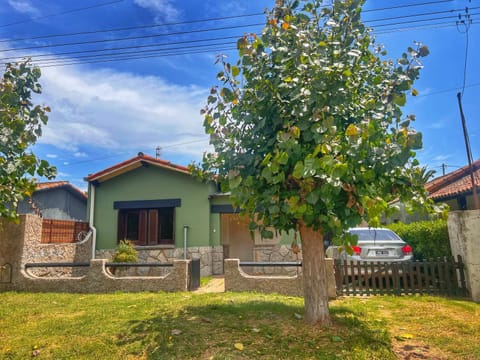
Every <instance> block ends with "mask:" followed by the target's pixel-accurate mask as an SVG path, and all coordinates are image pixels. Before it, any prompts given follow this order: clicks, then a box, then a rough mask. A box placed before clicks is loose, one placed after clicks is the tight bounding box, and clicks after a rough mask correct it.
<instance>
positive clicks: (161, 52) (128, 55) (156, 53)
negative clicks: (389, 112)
mask: <svg viewBox="0 0 480 360" xmlns="http://www.w3.org/2000/svg"><path fill="white" fill-rule="evenodd" d="M450 1H451V0H446V1H445V0H444V1H434V2H427V3H421V4H415V5H418V6H420V5H427V4H432V3H442V2H450ZM390 8H396V6H394V7H388V8H381V9H371V11H373V10H386V9H390ZM477 8H479V7H476V8H475V9H477ZM452 11H458V10H446V11H439V12H430V13H422V14H416V15H411V16H409V17H412V16H426V15H429V14H439V13H447V12H452ZM250 15H252V16H254V15H255V14H250ZM471 15H478V13H476V14H471ZM405 17H406V16H398V17H389V18H382V19H374V20H370V22H374V21H385V20H392V19H397V18H405ZM453 17H456V16H448V17H433V18H429V19H416V20H411V21H404V22H395V23H389V24H379V25H376V26H375V28H377V27H384V26H395V25H399V24H412V23H418V22H425V21H432V20H436V19H443V18H449V19H450V18H453ZM227 18H236V17H227ZM216 19H223V18H216ZM207 20H208V19H207ZM193 21H194V22H195V21H198V22H202V21H204V20H193ZM258 25H263V24H250V26H258ZM442 25H446V26H451V25H450V22H441V23H435V24H428V25H425V26H424V28H427V27H432V26H436V27H442ZM244 26H249V25H238V26H229V27H221V28H210V29H200V30H190V31H183V32H174V33H163V34H154V35H145V36H141V37H126V38H117V39H106V40H105V39H102V40H95V41H85V42H75V43H65V44H54V45H43V46H41V47H28V48H27V49H32V48H48V47H55V46H69V45H83V44H92V43H98V42H106V41H119V40H132V39H139V38H142V39H144V38H151V37H155V36H171V35H179V34H192V33H198V32H207V31H215V30H226V29H235V28H240V27H244ZM418 28H419V27H415V28H413V27H397V28H393V29H386V30H383V31H379V32H376V33H381V34H386V33H389V32H397V31H405V30H409V29H418ZM238 37H239V36H228V37H217V38H210V39H194V40H186V41H176V42H164V43H156V44H144V45H134V46H123V47H110V48H105V49H85V50H79V51H66V52H60V53H53V54H52V53H50V54H38V55H33V59H34V61H35V62H36V63H38V64H43V65H48V66H49V67H50V66H54V65H55V64H59V65H66V64H72V65H73V64H80V63H82V60H84V61H83V63H93V62H94V63H97V62H111V61H115V60H128V59H141V58H142V56H141V55H142V54H148V55H146V56H148V57H161V56H175V55H185V54H193V53H203V52H206V50H202V51H195V52H193V51H187V50H191V49H192V48H202V47H203V48H206V47H208V46H210V47H212V46H222V45H228V43H210V44H206V45H198V46H196V45H191V44H195V43H200V42H211V41H215V40H219V39H233V38H238ZM174 44H187V46H184V47H175V48H171V47H166V46H171V45H174ZM232 45H233V44H232ZM154 47H164V48H162V49H155V50H146V51H136V52H135V53H132V52H130V51H123V52H122V51H120V50H129V49H140V48H154ZM22 49H25V48H16V49H6V50H3V51H13V50H22ZM230 49H231V48H228V49H226V50H230ZM211 50H212V51H220V50H224V49H218V48H217V47H216V48H211ZM107 51H116V52H115V53H106V52H107ZM172 51H174V52H172ZM175 51H177V52H175ZM0 52H2V50H0ZM92 53H102V54H97V55H87V54H92ZM76 54H81V55H78V56H75V57H73V58H67V59H62V58H60V59H59V58H51V57H52V56H62V55H76ZM25 56H28V55H23V56H20V55H19V56H16V57H13V56H11V57H5V58H2V59H0V60H3V61H6V60H11V59H18V58H20V57H25ZM108 56H109V57H110V58H108V59H104V60H102V58H105V57H108ZM40 57H50V58H47V59H39V58H40ZM95 58H96V60H95V61H91V60H93V59H95Z"/></svg>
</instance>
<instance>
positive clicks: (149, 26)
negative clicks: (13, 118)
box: [0, 0, 475, 52]
mask: <svg viewBox="0 0 480 360" xmlns="http://www.w3.org/2000/svg"><path fill="white" fill-rule="evenodd" d="M450 1H452V0H443V1H433V2H426V3H421V4H409V5H406V6H403V7H409V6H421V5H427V4H437V3H443V2H450ZM398 7H399V6H392V7H385V8H378V9H370V10H366V11H365V12H372V11H380V10H387V9H396V8H398ZM474 9H475V8H474ZM452 11H458V10H445V11H440V12H431V13H422V14H413V15H406V16H397V17H390V18H382V19H374V20H368V21H365V22H366V23H368V22H377V21H386V20H392V19H400V18H405V17H412V16H427V15H432V14H440V13H447V12H452ZM260 14H261V13H253V14H246V15H237V16H229V17H220V18H211V19H203V20H190V21H184V22H177V23H168V24H155V25H145V26H138V27H127V28H114V29H103V30H95V31H85V32H78V33H65V34H52V35H45V36H37V37H31V38H22V39H13V41H20V40H34V39H42V38H53V37H64V36H73V35H82V34H83V35H85V34H96V33H103V32H112V31H121V30H131V29H142V28H151V27H160V26H167V25H180V24H192V23H199V22H211V21H215V20H228V19H235V18H241V17H251V16H258V15H260ZM260 25H264V23H260V24H248V25H243V26H245V27H250V26H260ZM238 27H242V26H238ZM238 27H237V28H238ZM226 29H227V28H219V29H218V30H226ZM197 31H200V30H197ZM194 32H195V31H194ZM188 33H190V32H178V33H170V34H168V35H182V34H188ZM156 36H167V34H153V35H144V36H136V37H122V38H115V39H101V40H91V41H83V42H71V43H61V44H52V45H38V46H30V47H21V48H12V49H4V50H0V51H1V52H5V51H14V50H31V49H39V48H48V47H59V46H70V45H85V44H93V43H103V42H113V41H125V40H138V39H144V38H150V37H156ZM9 41H12V40H0V42H9Z"/></svg>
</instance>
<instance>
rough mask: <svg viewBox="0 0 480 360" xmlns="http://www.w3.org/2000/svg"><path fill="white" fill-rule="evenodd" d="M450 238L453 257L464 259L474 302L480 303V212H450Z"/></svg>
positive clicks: (469, 288)
mask: <svg viewBox="0 0 480 360" xmlns="http://www.w3.org/2000/svg"><path fill="white" fill-rule="evenodd" d="M448 237H449V238H450V246H451V248H452V255H453V256H455V257H457V256H458V255H460V256H461V257H462V258H463V263H464V264H465V273H466V274H465V275H466V280H467V286H468V290H469V292H470V294H471V296H472V300H473V301H475V302H477V303H480V246H479V245H480V210H464V211H452V212H450V213H449V214H448Z"/></svg>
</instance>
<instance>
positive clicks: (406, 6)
mask: <svg viewBox="0 0 480 360" xmlns="http://www.w3.org/2000/svg"><path fill="white" fill-rule="evenodd" d="M452 1H453V0H440V1H430V2H424V3H420V4H405V5H396V6H389V7H384V8H377V9H370V10H362V13H367V12H373V11H384V10H393V9H403V8H408V7H415V6H424V5H434V4H440V3H447V2H452Z"/></svg>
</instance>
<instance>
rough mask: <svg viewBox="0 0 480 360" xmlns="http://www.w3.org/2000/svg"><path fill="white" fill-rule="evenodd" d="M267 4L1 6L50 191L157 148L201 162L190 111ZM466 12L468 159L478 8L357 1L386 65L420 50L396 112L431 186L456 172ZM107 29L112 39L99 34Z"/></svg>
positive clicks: (461, 152) (465, 2)
mask: <svg viewBox="0 0 480 360" xmlns="http://www.w3.org/2000/svg"><path fill="white" fill-rule="evenodd" d="M328 2H329V1H328ZM273 4H274V0H256V1H247V0H230V1H220V0H205V1H198V0H183V1H174V0H83V1H81V2H73V1H58V0H3V1H1V2H0V41H1V42H0V52H1V58H2V60H1V62H2V64H3V63H5V62H6V61H11V60H14V59H15V58H16V57H21V56H27V55H29V56H33V58H34V60H35V62H36V63H38V64H39V65H40V67H41V69H42V78H41V79H40V80H41V83H42V86H43V94H42V95H41V96H39V97H37V98H36V99H35V100H36V101H37V102H39V103H43V104H46V105H49V106H50V107H51V108H52V112H51V114H50V116H49V118H50V120H49V123H48V125H47V126H46V127H45V128H44V132H43V136H42V137H41V138H40V139H39V141H38V143H37V145H35V147H34V151H35V152H36V154H37V155H39V156H40V157H41V158H45V159H47V160H49V161H50V163H51V164H53V165H55V166H57V168H58V172H59V173H58V176H57V179H59V180H68V181H70V182H72V183H73V184H75V185H76V186H78V187H80V188H82V189H85V188H86V184H85V183H84V181H83V178H84V177H85V176H86V175H88V174H89V173H94V172H97V171H99V170H102V169H104V168H106V167H108V166H111V165H114V164H116V163H118V162H120V161H123V160H126V159H128V158H131V157H133V156H135V155H136V154H137V153H138V152H139V151H142V152H144V153H146V154H149V155H152V156H155V148H156V147H157V146H159V147H161V157H162V158H163V159H165V160H169V161H172V162H174V163H177V164H181V165H187V164H189V163H190V162H192V161H200V160H201V156H202V153H203V152H204V151H205V150H208V149H209V147H208V137H207V136H206V135H205V134H204V131H203V127H202V122H203V119H202V117H201V116H200V114H199V110H200V109H201V108H202V107H203V106H204V104H205V101H206V98H207V94H208V90H209V88H210V87H211V86H212V85H214V84H215V83H216V78H215V75H216V73H217V72H218V71H219V68H218V66H215V65H214V61H215V56H216V54H219V53H223V54H226V55H228V56H229V58H230V60H232V61H235V59H236V53H235V51H233V50H231V49H232V48H233V47H234V46H235V43H236V38H238V37H240V36H241V35H243V34H244V33H246V32H260V31H261V28H262V26H261V25H259V24H262V23H263V22H264V16H263V15H262V12H263V10H264V9H265V8H271V7H272V5H273ZM466 7H468V13H469V14H470V18H471V20H472V24H471V25H470V27H469V30H468V38H469V46H468V57H467V67H466V81H465V83H466V87H465V90H464V96H463V107H464V112H465V116H466V119H467V126H468V130H469V133H470V142H471V145H472V153H473V158H474V159H477V158H479V157H480V121H479V118H478V114H479V113H480V96H479V94H480V92H479V91H480V70H479V67H478V64H479V63H480V51H479V46H478V44H479V43H480V36H479V35H480V27H479V26H478V23H479V21H480V1H479V0H470V1H469V0H396V1H393V0H391V1H388V2H387V1H381V0H367V1H366V5H365V8H364V10H365V12H364V15H363V17H364V21H365V22H366V24H367V25H368V26H371V27H372V28H373V30H374V33H375V34H376V37H377V43H382V44H384V45H385V47H386V49H387V51H388V56H389V57H391V58H397V57H400V56H401V53H402V52H403V51H405V50H406V48H407V47H408V46H413V42H414V41H420V42H422V43H424V44H426V45H427V46H428V47H429V48H430V52H431V54H430V56H428V57H427V58H426V59H425V60H424V66H425V67H424V69H423V71H422V73H421V78H420V80H419V81H418V82H417V83H416V85H415V88H416V89H418V91H419V93H420V95H419V96H418V97H416V98H409V100H408V102H407V106H406V107H405V111H404V112H405V114H410V113H414V114H415V115H416V116H417V121H416V123H415V124H414V126H415V128H416V129H417V130H419V131H421V132H422V133H423V138H424V148H423V149H422V150H420V151H418V153H417V155H418V158H419V160H420V162H421V163H422V164H423V165H426V166H428V167H429V168H431V169H433V170H437V175H441V172H442V169H441V165H442V164H446V165H447V166H448V167H447V171H452V170H454V169H456V168H457V167H459V166H462V165H464V164H466V162H467V160H466V159H467V158H466V153H465V145H464V140H463V132H462V128H461V122H460V115H459V110H458V103H457V97H456V94H457V92H459V91H461V88H462V84H463V82H464V72H465V71H464V70H465V68H464V63H465V53H466V39H467V34H466V33H465V32H466V27H465V26H464V25H463V24H459V25H458V26H457V24H456V22H457V21H458V20H459V19H460V20H465V19H466V17H465V14H466V11H465V8H466ZM384 8H385V9H384ZM382 9H384V10H382ZM458 15H462V17H461V18H459V17H458ZM151 25H158V26H155V27H151ZM111 29H123V30H118V31H106V30H111ZM215 29H216V30H215ZM86 32H89V33H86ZM68 34H71V35H68ZM73 34H75V35H73ZM60 35H61V36H60ZM67 35H68V36H67ZM126 38H128V39H126ZM20 39H24V40H20ZM72 43H76V44H72ZM159 49H163V50H161V51H163V52H159ZM154 51H157V52H154ZM113 54H116V55H113ZM102 55H103V56H102ZM89 56H90V57H89ZM105 60H108V61H105ZM66 64H69V65H66ZM2 66H3V65H2Z"/></svg>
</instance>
